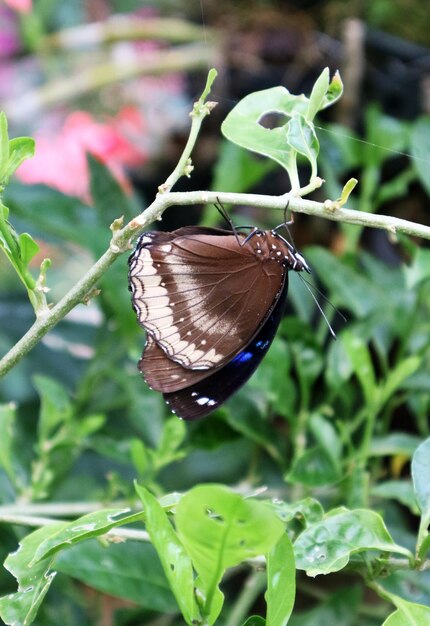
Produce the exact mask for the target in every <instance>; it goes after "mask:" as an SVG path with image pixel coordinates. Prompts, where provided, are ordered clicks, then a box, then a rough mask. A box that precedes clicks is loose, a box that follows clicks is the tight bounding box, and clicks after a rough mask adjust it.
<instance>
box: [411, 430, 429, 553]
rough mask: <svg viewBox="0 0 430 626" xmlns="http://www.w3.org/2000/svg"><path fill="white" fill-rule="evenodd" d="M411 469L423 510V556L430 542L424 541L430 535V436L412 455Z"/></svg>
mask: <svg viewBox="0 0 430 626" xmlns="http://www.w3.org/2000/svg"><path fill="white" fill-rule="evenodd" d="M411 471H412V482H413V485H414V492H415V497H416V499H417V504H418V507H419V509H420V512H421V523H420V528H419V532H418V539H417V552H418V554H419V556H420V557H421V558H422V557H423V556H424V549H427V546H428V542H426V543H425V544H424V546H423V543H424V541H425V540H426V537H427V536H428V533H427V529H428V527H429V524H430V438H429V439H426V440H425V441H423V443H422V444H421V445H419V446H418V448H417V449H416V450H415V452H414V455H413V457H412V464H411Z"/></svg>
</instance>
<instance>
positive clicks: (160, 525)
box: [136, 485, 201, 624]
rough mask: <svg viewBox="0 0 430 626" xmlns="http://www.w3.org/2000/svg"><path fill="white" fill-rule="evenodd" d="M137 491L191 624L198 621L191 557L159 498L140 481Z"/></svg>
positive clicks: (154, 543)
mask: <svg viewBox="0 0 430 626" xmlns="http://www.w3.org/2000/svg"><path fill="white" fill-rule="evenodd" d="M136 491H137V494H138V496H139V498H140V499H141V500H142V503H143V506H144V512H145V524H146V529H147V531H148V533H149V536H150V537H151V541H152V544H153V545H154V547H155V549H156V550H157V553H158V556H159V558H160V561H161V564H162V566H163V569H164V573H165V574H166V577H167V580H168V581H169V584H170V586H171V589H172V591H173V594H174V596H175V598H176V601H177V603H178V606H179V608H180V610H181V612H182V615H183V617H184V619H185V621H186V622H187V624H192V623H193V620H194V621H195V622H198V621H199V620H201V616H200V611H199V609H198V607H197V603H196V600H195V597H194V576H193V568H192V565H191V560H190V557H189V556H188V554H187V552H186V550H185V548H184V546H183V544H182V543H181V541H180V540H179V538H178V535H177V534H176V533H175V531H174V530H173V527H172V525H171V523H170V522H169V519H168V517H167V514H166V513H165V512H164V510H163V508H162V507H161V506H160V504H159V503H158V501H157V499H156V498H154V496H153V495H151V494H150V493H149V491H147V490H146V489H145V488H144V487H141V486H140V485H136Z"/></svg>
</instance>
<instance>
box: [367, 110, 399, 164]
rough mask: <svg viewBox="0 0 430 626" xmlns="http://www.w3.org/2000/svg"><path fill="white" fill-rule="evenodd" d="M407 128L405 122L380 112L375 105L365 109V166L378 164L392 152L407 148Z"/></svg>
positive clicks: (390, 156) (389, 156) (390, 157)
mask: <svg viewBox="0 0 430 626" xmlns="http://www.w3.org/2000/svg"><path fill="white" fill-rule="evenodd" d="M408 139H409V129H408V126H407V124H406V123H405V122H402V121H399V120H397V119H395V118H394V117H389V116H388V115H384V114H382V113H381V112H380V111H379V109H378V108H377V107H375V106H371V107H368V109H367V111H366V140H367V143H364V144H363V164H364V165H366V166H367V167H376V168H380V166H381V165H382V164H383V163H384V162H385V161H387V160H388V159H392V158H393V153H395V152H401V151H404V150H406V149H407V145H408Z"/></svg>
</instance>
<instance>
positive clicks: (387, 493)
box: [371, 480, 419, 515]
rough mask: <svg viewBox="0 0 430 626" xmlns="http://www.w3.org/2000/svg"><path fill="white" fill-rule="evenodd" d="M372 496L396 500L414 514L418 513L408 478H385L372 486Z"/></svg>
mask: <svg viewBox="0 0 430 626" xmlns="http://www.w3.org/2000/svg"><path fill="white" fill-rule="evenodd" d="M371 494H372V496H376V497H377V498H387V499H390V500H397V502H400V503H401V504H403V505H404V506H407V507H408V508H409V509H410V511H411V512H412V513H413V514H414V515H418V514H419V510H418V506H417V503H416V499H415V494H414V491H413V488H412V483H411V482H410V481H409V480H386V481H384V482H381V483H379V484H378V485H375V486H374V487H372V491H371Z"/></svg>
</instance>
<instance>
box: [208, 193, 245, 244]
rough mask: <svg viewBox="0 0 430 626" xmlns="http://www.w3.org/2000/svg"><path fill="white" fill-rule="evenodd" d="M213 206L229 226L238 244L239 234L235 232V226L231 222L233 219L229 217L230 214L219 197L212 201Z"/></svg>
mask: <svg viewBox="0 0 430 626" xmlns="http://www.w3.org/2000/svg"><path fill="white" fill-rule="evenodd" d="M214 207H215V208H216V209H217V211H218V213H219V214H220V215H221V217H222V218H223V219H224V220H225V221H226V222H227V224H228V225H229V226H230V228H231V230H232V231H233V234H234V236H235V237H236V241H237V243H238V244H240V239H239V236H238V234H237V228H236V226H235V225H234V224H233V221H232V219H231V217H230V215H229V214H228V212H227V209H226V208H225V206H224V205H223V204H222V203H221V201H220V199H219V198H217V201H216V202H215V203H214Z"/></svg>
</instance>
